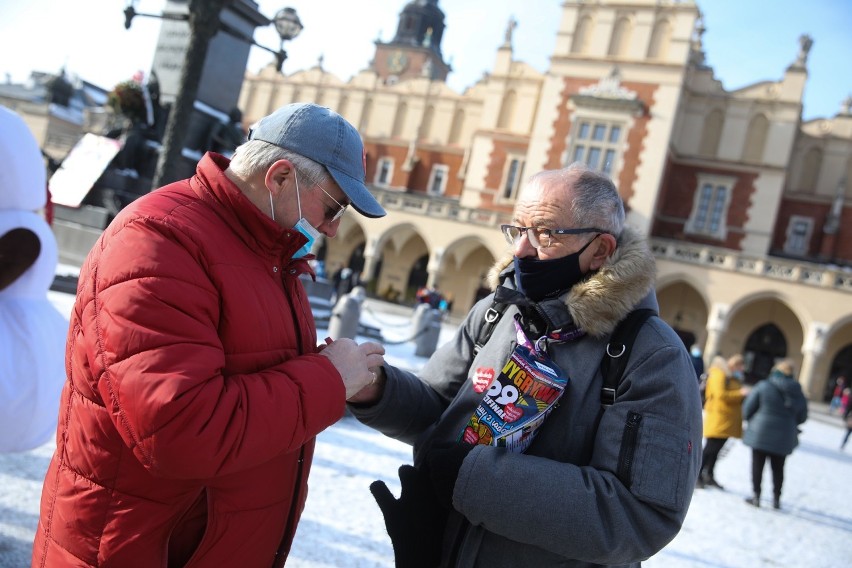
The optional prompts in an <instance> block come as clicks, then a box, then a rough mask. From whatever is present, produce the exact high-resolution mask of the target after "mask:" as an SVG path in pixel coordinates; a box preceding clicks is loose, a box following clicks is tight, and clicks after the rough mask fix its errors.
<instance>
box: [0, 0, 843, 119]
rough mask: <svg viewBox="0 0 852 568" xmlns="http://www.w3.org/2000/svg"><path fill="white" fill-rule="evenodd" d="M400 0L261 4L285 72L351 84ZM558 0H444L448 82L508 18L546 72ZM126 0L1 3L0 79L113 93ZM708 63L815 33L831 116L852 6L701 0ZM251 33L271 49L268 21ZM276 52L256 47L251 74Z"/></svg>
mask: <svg viewBox="0 0 852 568" xmlns="http://www.w3.org/2000/svg"><path fill="white" fill-rule="evenodd" d="M406 3H407V0H358V1H355V0H285V2H281V1H280V0H277V1H272V0H262V1H260V2H259V3H258V4H259V9H260V11H261V13H263V14H264V15H266V16H267V17H273V16H274V15H275V13H276V12H277V11H278V10H279V9H280V8H282V7H284V6H291V7H293V8H295V9H296V11H297V13H298V14H299V17H300V19H301V21H302V23H303V25H304V30H303V31H302V33H301V34H300V35H299V36H298V37H296V38H295V39H293V40H292V41H289V42H287V43H286V44H285V49H286V50H287V53H288V55H289V58H288V59H287V61H286V62H285V64H284V72H285V73H286V74H290V73H293V72H295V71H298V70H301V69H307V68H309V67H312V66H314V65H316V63H317V60H318V58H319V57H320V56H321V55H322V56H323V65H324V67H325V69H327V70H329V71H331V72H332V73H334V74H336V75H338V76H339V77H340V78H341V79H343V80H348V79H349V78H350V77H351V76H352V75H354V74H355V73H357V72H358V71H360V70H361V69H363V68H365V67H367V66H368V64H369V61H370V59H371V58H372V56H373V54H374V52H375V45H374V41H375V40H377V39H379V40H381V41H385V42H387V41H390V40H391V39H392V38H393V35H394V34H395V32H396V27H397V22H398V16H399V13H400V11H401V10H402V8H403V7H404V6H405V4H406ZM164 5H165V2H164V0H138V1H137V2H136V10H137V12H142V13H153V14H160V13H161V12H162V8H163V6H164ZM560 5H561V0H443V1H441V2H439V6H440V7H441V9H442V10H443V11H444V13H445V14H446V18H445V23H446V25H447V27H446V29H445V32H444V39H443V42H442V51H443V53H444V57H445V59H446V60H448V61H449V62H450V63H451V65H452V67H453V69H454V72H453V73H451V75H450V77H449V79H448V83H449V85H450V86H451V87H453V88H454V89H455V90H457V91H459V92H461V91H463V90H464V89H465V88H466V87H468V86H471V85H473V84H474V83H475V82H476V81H477V80H478V79H479V78H480V77H481V76H482V74H483V72H485V71H487V70H488V69H490V68H491V66H492V63H493V61H494V56H495V54H496V50H497V48H498V47H499V46H500V45H501V44H502V42H503V37H504V33H505V30H506V24H507V22H508V21H509V18H510V17H513V16H514V17H515V18H516V19H517V20H518V27H517V28H516V30H515V33H514V41H513V43H514V55H515V59H517V60H521V61H525V62H527V63H528V64H530V65H532V66H533V67H534V68H536V69H538V70H539V71H541V72H544V71H546V70H547V67H548V65H549V57H550V54H551V52H552V49H553V46H554V44H555V40H556V30H557V27H558V25H559V20H560V16H561V8H560ZM125 6H126V0H79V1H76V2H68V1H65V0H27V1H14V0H4V1H2V2H0V53H3V54H4V55H3V58H2V59H0V81H3V80H5V78H6V77H7V76H10V77H11V80H12V81H15V82H19V81H23V80H25V79H26V78H27V77H28V76H29V73H30V71H33V70H36V71H46V72H57V71H58V70H59V69H60V68H61V67H62V66H63V65H64V66H66V69H67V71H68V72H69V73H72V74H76V75H79V76H80V77H82V78H84V79H86V80H87V81H89V82H91V83H94V84H96V85H99V86H101V87H103V88H106V89H109V88H111V87H112V86H114V85H115V84H116V83H118V82H120V81H123V80H125V79H129V78H130V77H131V76H132V75H133V74H134V73H135V72H136V71H137V70H143V71H145V72H147V71H148V70H150V67H151V61H152V59H153V54H154V48H155V46H156V42H157V36H158V33H159V26H160V20H158V19H155V18H144V17H137V18H136V19H134V21H133V23H132V26H131V29H130V30H125V29H124V15H123V10H124V7H125ZM699 6H700V8H701V10H702V13H703V14H704V18H705V27H706V29H707V31H706V33H705V34H704V45H705V52H706V54H707V63H708V64H709V65H711V66H712V67H713V68H714V70H715V75H716V78H717V79H719V80H720V81H721V82H722V84H723V85H724V87H725V88H726V89H737V88H740V87H744V86H746V85H748V84H752V83H756V82H759V81H764V80H779V79H780V78H781V77H782V76H783V74H784V70H785V69H786V68H787V66H788V65H790V64H791V63H792V62H793V61H794V60H795V59H796V54H797V53H798V50H799V43H798V38H799V36H800V35H801V34H803V33H807V34H809V35H811V37H812V38H813V39H814V45H813V48H812V49H811V52H810V57H809V60H808V62H809V64H808V68H809V82H808V85H807V87H806V91H805V101H804V113H803V116H804V118H805V119H806V120H808V119H812V118H818V117H832V116H834V115H835V114H836V113H837V112H838V111H839V109H840V105H841V102H842V101H843V100H844V99H845V98H846V97H847V96H849V95H852V57H850V54H852V34H850V33H849V29H850V26H852V2H849V1H848V0H808V1H802V0H700V1H699ZM255 40H256V41H257V42H258V43H260V44H262V45H265V46H267V47H270V48H272V49H277V48H278V43H279V40H278V36H277V34H276V33H275V31H274V29H273V28H272V26H269V27H267V28H264V29H258V30H256V32H255ZM271 58H272V55H271V54H270V53H268V52H266V51H264V50H262V49H260V48H256V47H255V48H252V50H251V55H250V57H249V63H248V69H249V70H250V71H258V70H259V69H260V68H262V67H263V66H264V65H265V64H267V63H268V62H269V61H270V60H271Z"/></svg>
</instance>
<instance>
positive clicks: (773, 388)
mask: <svg viewBox="0 0 852 568" xmlns="http://www.w3.org/2000/svg"><path fill="white" fill-rule="evenodd" d="M743 418H745V419H746V420H748V427H747V428H746V431H745V435H744V436H743V443H744V444H745V445H747V446H749V447H752V448H754V449H756V450H761V451H763V452H766V453H769V454H776V455H779V456H789V455H790V454H792V453H793V448H795V447H796V446H798V445H799V429H798V426H799V424H802V423H803V422H804V421H805V420H807V419H808V402H807V400H806V399H805V395H804V394H803V393H802V387H801V385H799V383H798V382H796V380H795V379H794V378H793V377H791V376H789V375H784V374H783V373H781V372H779V371H772V373H771V374H770V375H769V378H768V379H766V380H764V381H760V382H759V383H757V384H756V385H755V386H754V388H753V389H752V390H751V392H750V393H749V394H748V396H747V397H746V399H745V400H744V401H743Z"/></svg>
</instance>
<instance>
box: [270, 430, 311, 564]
mask: <svg viewBox="0 0 852 568" xmlns="http://www.w3.org/2000/svg"><path fill="white" fill-rule="evenodd" d="M304 463H305V447H304V446H302V447H301V448H299V461H298V462H296V483H295V485H294V487H293V498H292V500H291V501H290V512H289V513H287V524H286V525H284V535H283V536H282V537H281V543H280V544H279V545H278V551H277V552H276V553H275V562H274V563H273V566H275V567H276V568H281V567H283V566H284V563H285V562H287V555H288V554H289V551H288V550H286V549H287V548H288V542H291V541H292V539H291V538H290V536H291V535H292V534H295V532H296V531H295V528H293V529H292V530H291V527H293V526H294V523H295V521H294V519H295V518H296V507H297V504H298V502H299V501H300V500H301V499H300V498H301V493H302V492H301V487H302V475H303V470H304V467H303V466H304Z"/></svg>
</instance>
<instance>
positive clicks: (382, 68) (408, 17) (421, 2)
mask: <svg viewBox="0 0 852 568" xmlns="http://www.w3.org/2000/svg"><path fill="white" fill-rule="evenodd" d="M443 33H444V12H442V11H441V9H440V8H438V0H411V1H410V2H409V3H408V4H406V5H405V7H404V8H403V9H402V12H400V14H399V24H398V26H397V29H396V35H395V36H394V38H393V39H392V40H391V41H390V42H388V43H383V42H381V41H379V40H376V55H375V57H374V58H373V69H374V70H375V71H376V73H377V74H378V75H379V76H380V77H381V79H382V81H383V82H384V83H385V84H393V83H396V82H398V81H400V80H402V79H408V78H413V77H428V78H430V79H437V80H440V81H445V80H446V78H447V74H448V73H449V72H450V71H451V68H450V66H449V65H448V64H447V63H446V62H445V61H444V57H443V55H442V54H441V37H442V35H443Z"/></svg>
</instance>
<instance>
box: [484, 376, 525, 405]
mask: <svg viewBox="0 0 852 568" xmlns="http://www.w3.org/2000/svg"><path fill="white" fill-rule="evenodd" d="M488 396H490V397H491V398H492V399H494V402H496V403H497V404H501V405H506V404H509V403H510V402H515V401H516V400H518V387H516V386H515V385H512V384H508V385H506V386H505V387H504V386H503V385H501V384H500V381H494V382H493V383H491V386H489V387H488Z"/></svg>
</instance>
